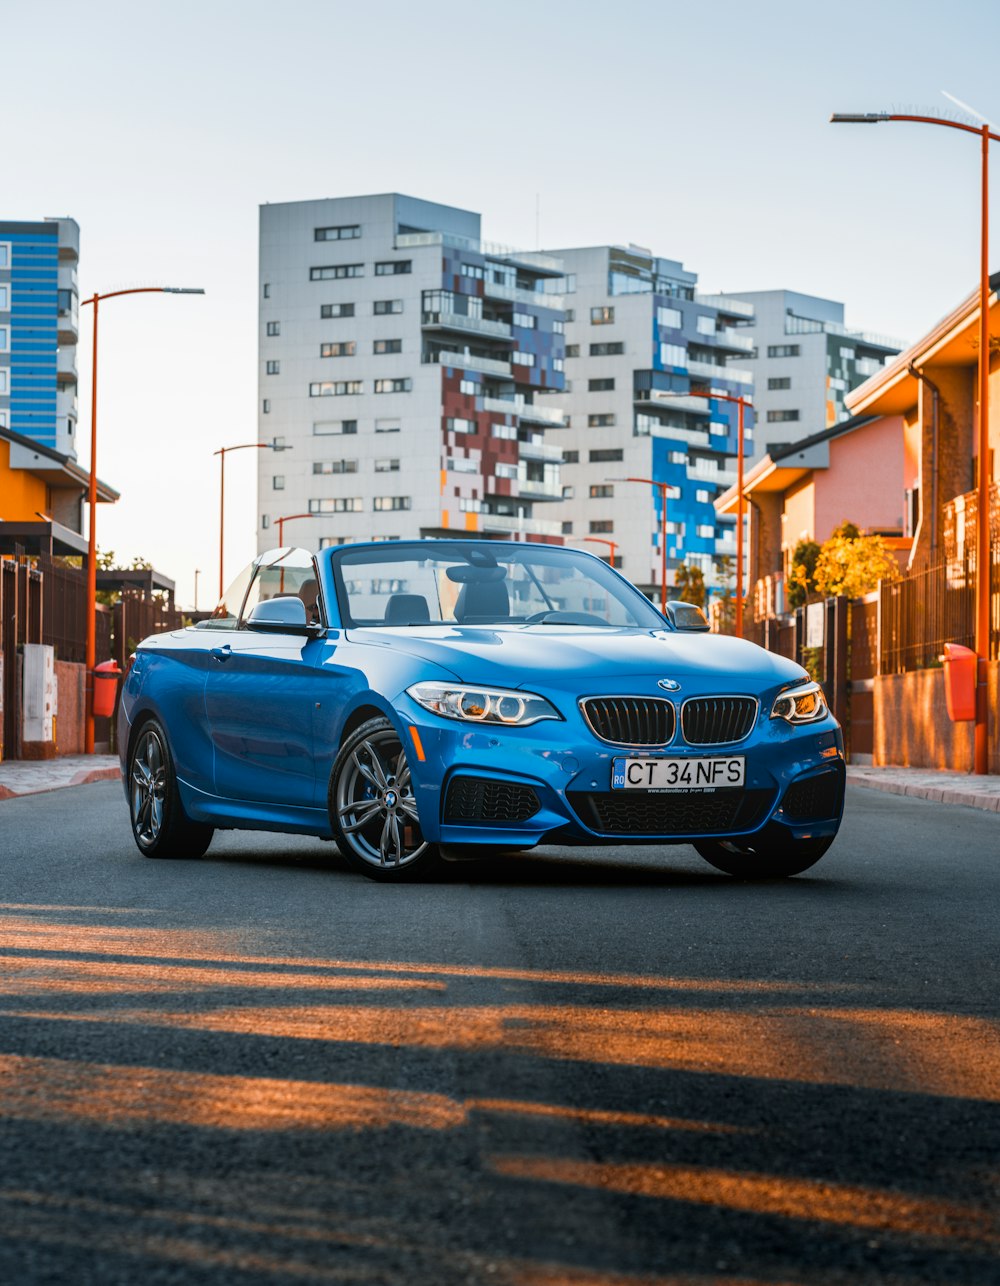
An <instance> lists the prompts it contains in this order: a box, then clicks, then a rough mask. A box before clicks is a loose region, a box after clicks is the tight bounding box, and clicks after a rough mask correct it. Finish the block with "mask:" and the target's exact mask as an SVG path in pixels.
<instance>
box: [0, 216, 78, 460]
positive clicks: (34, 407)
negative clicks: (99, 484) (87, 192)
mask: <svg viewBox="0 0 1000 1286" xmlns="http://www.w3.org/2000/svg"><path fill="white" fill-rule="evenodd" d="M79 257H80V229H79V227H78V225H77V223H76V222H75V220H73V219H45V220H44V221H42V222H41V223H13V222H9V221H0V428H6V429H12V430H13V431H14V432H15V433H19V434H20V435H21V436H22V437H25V438H31V439H32V440H34V441H36V442H39V443H41V444H42V445H43V446H46V447H52V448H54V449H55V450H56V451H58V452H60V453H61V454H62V455H66V456H69V457H71V458H75V457H76V417H77V402H76V382H77V381H76V341H77V331H78V319H77V312H78V297H77V279H76V266H77V261H78V259H79Z"/></svg>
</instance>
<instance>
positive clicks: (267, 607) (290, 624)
mask: <svg viewBox="0 0 1000 1286" xmlns="http://www.w3.org/2000/svg"><path fill="white" fill-rule="evenodd" d="M322 628H323V627H322V626H320V625H310V624H309V621H308V619H307V617H306V605H305V603H303V601H302V599H301V598H297V597H295V596H294V595H288V596H287V597H284V598H269V599H267V600H266V601H265V602H263V603H258V604H257V605H256V607H255V608H254V609H253V611H252V612H251V613H250V615H249V617H247V629H249V630H260V631H261V632H262V633H264V634H307V635H314V634H319V633H321V632H322Z"/></svg>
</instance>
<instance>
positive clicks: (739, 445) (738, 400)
mask: <svg viewBox="0 0 1000 1286" xmlns="http://www.w3.org/2000/svg"><path fill="white" fill-rule="evenodd" d="M666 396H670V394H667V395H666ZM676 396H677V397H704V398H707V399H708V400H709V401H717V402H735V404H736V411H737V420H736V425H737V427H736V622H735V627H736V637H737V638H738V639H741V638H742V637H743V518H744V514H745V510H744V501H743V461H744V450H743V412H744V409H745V408H746V407H749V408H750V410H751V411H752V410H753V409H754V406H753V403H752V402H751V401H750V400H749V399H748V398H745V397H739V396H736V395H734V394H732V393H713V392H711V391H709V392H702V391H701V390H696V389H691V390H690V391H689V392H687V393H678V394H676Z"/></svg>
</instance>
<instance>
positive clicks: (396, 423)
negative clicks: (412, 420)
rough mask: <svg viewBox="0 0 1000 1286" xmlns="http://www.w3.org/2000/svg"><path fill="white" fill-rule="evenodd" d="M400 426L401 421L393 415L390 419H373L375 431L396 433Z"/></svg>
mask: <svg viewBox="0 0 1000 1286" xmlns="http://www.w3.org/2000/svg"><path fill="white" fill-rule="evenodd" d="M402 427H403V423H402V421H401V420H398V419H396V418H395V417H393V418H392V419H391V420H376V421H375V432H376V433H398V432H399V431H400V429H401V428H402Z"/></svg>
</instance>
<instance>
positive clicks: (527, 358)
mask: <svg viewBox="0 0 1000 1286" xmlns="http://www.w3.org/2000/svg"><path fill="white" fill-rule="evenodd" d="M510 360H511V361H512V362H513V363H514V365H515V366H534V364H535V354H534V353H522V352H521V350H520V349H517V348H515V349H514V351H513V353H511V355H510Z"/></svg>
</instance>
